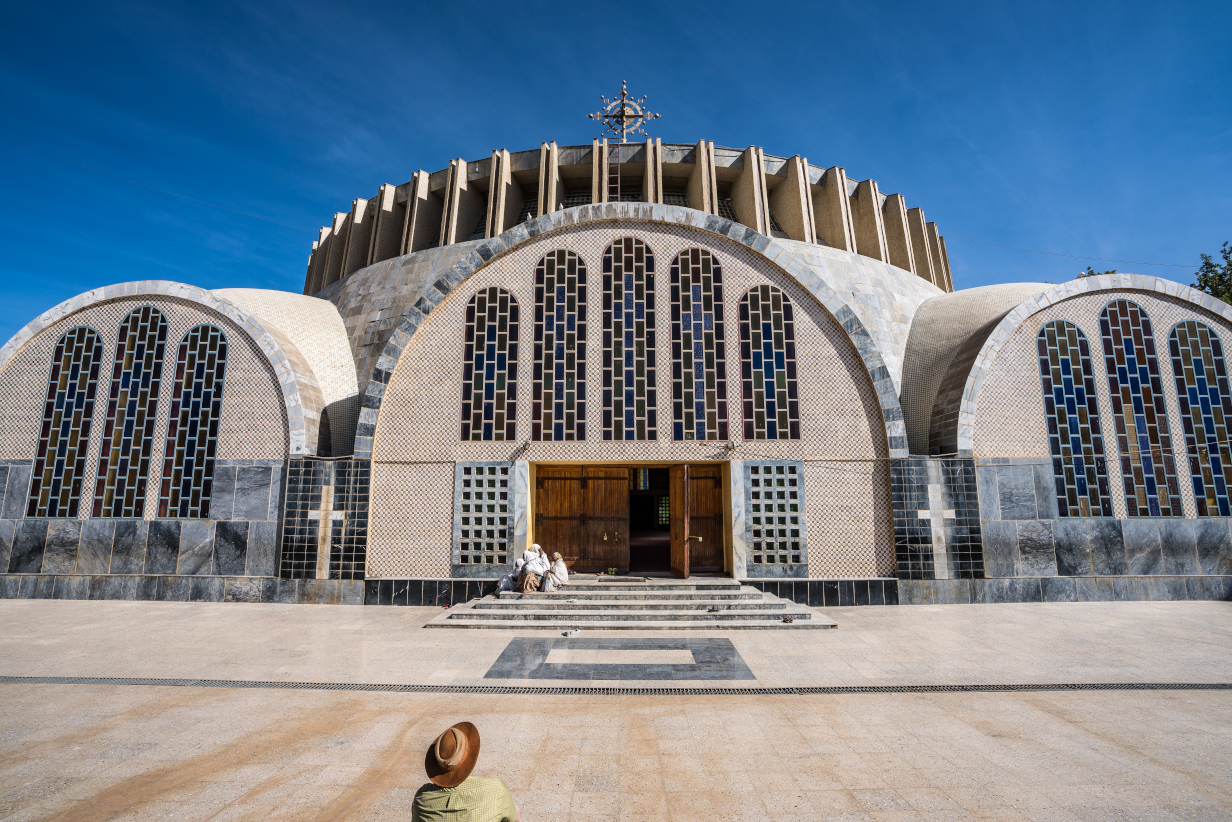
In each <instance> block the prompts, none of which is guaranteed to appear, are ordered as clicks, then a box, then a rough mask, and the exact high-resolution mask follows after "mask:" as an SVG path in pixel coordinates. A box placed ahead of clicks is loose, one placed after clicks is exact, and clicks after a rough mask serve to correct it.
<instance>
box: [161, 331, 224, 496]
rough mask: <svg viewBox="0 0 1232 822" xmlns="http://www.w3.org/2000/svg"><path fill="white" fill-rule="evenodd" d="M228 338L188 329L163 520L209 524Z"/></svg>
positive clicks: (179, 361) (166, 460)
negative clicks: (205, 520) (200, 520)
mask: <svg viewBox="0 0 1232 822" xmlns="http://www.w3.org/2000/svg"><path fill="white" fill-rule="evenodd" d="M226 373H227V337H226V335H225V334H223V332H222V330H221V329H220V328H218V327H217V326H213V325H199V326H197V327H195V328H193V329H190V330H189V332H188V334H186V335H185V336H184V339H183V340H182V341H181V342H180V347H179V352H178V353H177V355H176V361H175V387H174V390H173V391H172V394H171V408H170V412H169V415H168V420H169V421H168V423H167V446H166V449H165V456H164V457H163V475H162V493H161V494H160V495H159V500H158V515H159V516H160V517H178V518H180V519H208V518H209V516H210V495H211V493H212V490H213V484H214V460H215V458H216V456H217V453H218V428H219V423H220V421H221V418H222V398H223V393H224V389H225V388H226Z"/></svg>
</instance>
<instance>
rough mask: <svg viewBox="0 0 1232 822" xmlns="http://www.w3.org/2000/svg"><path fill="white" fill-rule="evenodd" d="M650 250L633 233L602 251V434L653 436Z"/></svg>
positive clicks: (655, 399) (655, 416)
mask: <svg viewBox="0 0 1232 822" xmlns="http://www.w3.org/2000/svg"><path fill="white" fill-rule="evenodd" d="M654 270H655V261H654V254H653V253H652V252H651V250H650V249H649V248H648V247H647V246H646V244H645V243H643V242H642V241H641V240H638V239H636V238H634V237H624V238H622V239H619V240H617V241H616V242H614V243H612V244H611V245H609V246H608V247H607V250H606V251H604V252H603V439H605V440H653V439H658V424H659V419H658V411H657V407H658V396H657V392H656V390H655V294H654V288H655V286H654Z"/></svg>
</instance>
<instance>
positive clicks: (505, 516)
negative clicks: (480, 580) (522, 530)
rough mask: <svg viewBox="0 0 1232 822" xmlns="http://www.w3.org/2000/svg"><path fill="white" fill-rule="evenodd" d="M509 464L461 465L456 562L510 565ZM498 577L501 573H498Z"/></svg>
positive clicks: (456, 508)
mask: <svg viewBox="0 0 1232 822" xmlns="http://www.w3.org/2000/svg"><path fill="white" fill-rule="evenodd" d="M510 467H511V463H508V462H493V463H483V462H468V463H458V465H457V466H456V467H455V469H454V471H455V475H454V495H453V499H454V523H455V524H454V534H455V538H454V562H455V563H456V564H458V565H492V566H497V565H507V564H509V562H510V561H511V559H512V558H511V557H510V556H509V552H510V551H511V550H512V544H513V527H512V514H511V512H510V510H509V469H510ZM494 573H499V572H497V571H495V569H494Z"/></svg>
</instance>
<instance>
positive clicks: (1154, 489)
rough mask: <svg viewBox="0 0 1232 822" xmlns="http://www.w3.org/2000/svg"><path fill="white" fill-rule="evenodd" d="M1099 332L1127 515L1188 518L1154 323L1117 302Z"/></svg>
mask: <svg viewBox="0 0 1232 822" xmlns="http://www.w3.org/2000/svg"><path fill="white" fill-rule="evenodd" d="M1099 327H1100V335H1101V337H1102V338H1103V346H1104V367H1105V370H1106V371H1107V374H1108V395H1109V399H1110V401H1111V403H1112V415H1113V419H1114V420H1115V422H1116V434H1117V452H1118V453H1119V454H1120V458H1121V478H1122V482H1123V484H1124V491H1125V509H1126V514H1127V515H1128V516H1130V517H1180V516H1183V515H1184V512H1183V509H1182V507H1181V493H1180V486H1179V484H1178V483H1177V479H1176V464H1175V461H1174V459H1173V456H1172V437H1171V436H1170V433H1169V430H1168V410H1167V407H1166V405H1165V403H1164V392H1163V380H1162V378H1161V377H1160V374H1159V361H1158V359H1157V357H1156V355H1155V335H1154V331H1153V328H1152V325H1151V318H1150V316H1149V315H1148V314H1147V313H1146V311H1145V310H1144V309H1143V308H1142V307H1141V306H1139V305H1138V304H1137V303H1134V302H1131V301H1129V300H1113V301H1112V302H1110V303H1108V305H1106V306H1104V310H1103V311H1101V312H1100V315H1099ZM1127 408H1128V413H1126V411H1127Z"/></svg>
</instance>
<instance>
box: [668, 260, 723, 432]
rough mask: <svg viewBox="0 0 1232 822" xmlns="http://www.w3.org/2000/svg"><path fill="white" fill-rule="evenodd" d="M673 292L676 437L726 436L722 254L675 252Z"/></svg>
mask: <svg viewBox="0 0 1232 822" xmlns="http://www.w3.org/2000/svg"><path fill="white" fill-rule="evenodd" d="M671 295H672V439H674V440H676V441H682V440H726V439H727V438H728V426H727V342H726V339H725V335H724V328H723V268H722V265H721V264H720V263H719V259H718V257H716V256H714V255H713V254H711V253H710V252H709V251H708V250H706V249H704V248H686V249H684V250H683V251H681V252H680V253H679V254H677V255H676V258H675V259H674V260H672V267H671ZM699 386H700V389H701V390H700V392H699V390H698V388H699Z"/></svg>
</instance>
